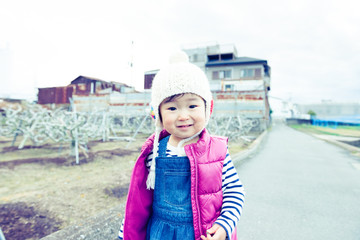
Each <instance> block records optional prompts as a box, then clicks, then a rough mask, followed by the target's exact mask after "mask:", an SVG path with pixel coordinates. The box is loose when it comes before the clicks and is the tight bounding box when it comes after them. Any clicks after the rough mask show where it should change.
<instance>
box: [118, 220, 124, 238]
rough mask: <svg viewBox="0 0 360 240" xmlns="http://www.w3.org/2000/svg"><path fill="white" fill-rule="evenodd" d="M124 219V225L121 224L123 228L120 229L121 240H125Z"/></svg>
mask: <svg viewBox="0 0 360 240" xmlns="http://www.w3.org/2000/svg"><path fill="white" fill-rule="evenodd" d="M124 220H125V219H124V218H123V220H122V223H121V227H120V230H119V235H118V237H119V239H121V240H123V239H124Z"/></svg>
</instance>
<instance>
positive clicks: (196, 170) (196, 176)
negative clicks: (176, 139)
mask: <svg viewBox="0 0 360 240" xmlns="http://www.w3.org/2000/svg"><path fill="white" fill-rule="evenodd" d="M191 153H192V156H193V158H194V166H195V186H194V187H195V203H196V209H197V214H198V219H199V220H198V227H199V232H200V236H201V235H202V232H201V219H200V207H199V201H198V188H197V186H198V184H199V180H198V165H197V162H196V159H195V154H194V148H193V147H191Z"/></svg>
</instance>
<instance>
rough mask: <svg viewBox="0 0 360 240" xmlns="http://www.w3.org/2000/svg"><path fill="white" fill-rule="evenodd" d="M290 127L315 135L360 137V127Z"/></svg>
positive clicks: (305, 125)
mask: <svg viewBox="0 0 360 240" xmlns="http://www.w3.org/2000/svg"><path fill="white" fill-rule="evenodd" d="M289 126H290V127H292V128H294V129H296V130H299V131H303V132H307V133H313V134H327V135H334V136H347V137H360V127H359V126H338V127H336V128H331V127H320V126H313V125H307V124H301V125H300V124H299V125H289Z"/></svg>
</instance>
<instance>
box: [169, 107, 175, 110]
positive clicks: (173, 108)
mask: <svg viewBox="0 0 360 240" xmlns="http://www.w3.org/2000/svg"><path fill="white" fill-rule="evenodd" d="M168 110H170V111H175V110H176V107H168Z"/></svg>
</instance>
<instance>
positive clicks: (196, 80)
mask: <svg viewBox="0 0 360 240" xmlns="http://www.w3.org/2000/svg"><path fill="white" fill-rule="evenodd" d="M183 93H193V94H196V95H198V96H200V97H202V98H203V99H204V101H205V126H206V125H207V123H208V122H209V119H210V115H211V111H212V106H213V102H212V94H211V91H210V86H209V81H208V79H207V77H206V75H205V73H204V72H203V71H202V70H201V69H200V68H199V67H197V66H196V65H194V64H192V63H189V58H188V56H187V55H186V53H185V52H183V51H178V52H175V53H174V54H172V55H171V56H170V59H169V64H168V65H167V66H166V67H164V68H162V69H160V71H159V72H158V73H157V74H156V76H155V78H154V80H153V83H152V93H151V106H152V108H153V111H154V115H155V127H156V128H155V139H154V147H153V159H152V162H151V168H150V173H149V176H148V179H147V182H146V184H147V188H148V189H150V188H152V189H154V187H155V158H156V157H157V155H158V145H159V135H160V132H161V130H162V129H163V124H162V122H161V120H160V116H159V106H160V104H161V103H162V101H164V100H165V99H166V98H168V97H171V96H173V95H177V94H183ZM205 126H204V127H205ZM202 130H203V129H202ZM202 130H201V131H200V132H199V133H197V134H195V135H194V136H191V137H190V138H187V139H184V140H182V141H181V142H180V143H179V146H181V145H182V144H183V143H184V142H187V141H190V140H191V139H193V138H195V137H196V136H198V135H199V134H200V133H201V132H202Z"/></svg>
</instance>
